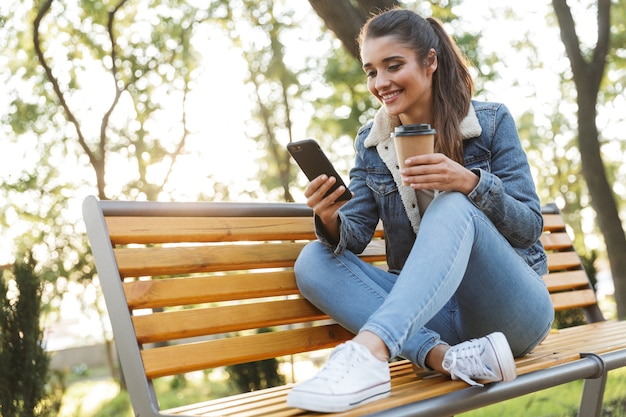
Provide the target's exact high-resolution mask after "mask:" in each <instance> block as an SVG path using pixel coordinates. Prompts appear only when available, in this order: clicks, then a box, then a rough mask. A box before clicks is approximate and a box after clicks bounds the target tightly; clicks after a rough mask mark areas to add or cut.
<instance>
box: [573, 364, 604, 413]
mask: <svg viewBox="0 0 626 417" xmlns="http://www.w3.org/2000/svg"><path fill="white" fill-rule="evenodd" d="M580 356H581V357H585V358H593V359H595V360H596V361H597V362H598V367H599V368H598V374H597V375H594V376H593V377H591V378H587V379H585V384H584V386H583V395H582V399H581V401H580V410H578V417H600V413H601V412H602V400H603V398H604V388H605V387H606V379H607V376H608V372H607V370H606V366H605V363H604V361H603V360H602V358H601V357H600V356H599V355H596V354H595V353H581V355H580Z"/></svg>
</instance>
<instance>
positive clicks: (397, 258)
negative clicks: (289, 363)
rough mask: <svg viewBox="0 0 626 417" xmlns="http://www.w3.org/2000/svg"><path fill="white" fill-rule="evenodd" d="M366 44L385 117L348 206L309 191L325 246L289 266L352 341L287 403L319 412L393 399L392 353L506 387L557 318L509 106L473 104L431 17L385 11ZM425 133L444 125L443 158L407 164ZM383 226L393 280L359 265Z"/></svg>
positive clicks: (375, 126) (364, 142)
mask: <svg viewBox="0 0 626 417" xmlns="http://www.w3.org/2000/svg"><path fill="white" fill-rule="evenodd" d="M359 42H360V46H361V58H362V62H363V69H364V71H365V74H366V76H367V85H368V89H369V91H370V92H371V93H372V95H374V96H375V97H376V98H377V99H378V100H379V101H380V103H381V104H382V108H381V109H380V110H379V111H378V113H377V114H376V116H375V118H374V120H373V121H371V122H369V123H367V124H366V125H364V126H363V127H361V129H359V132H358V133H357V137H356V142H355V148H356V160H355V164H354V167H353V168H352V170H351V171H350V184H349V189H350V190H351V191H352V192H353V193H354V197H353V198H352V199H351V200H350V201H348V202H341V203H338V202H336V201H337V198H338V197H339V194H340V193H341V192H342V190H341V189H338V190H337V191H335V192H334V193H330V194H329V195H328V196H326V192H327V191H328V190H329V189H330V187H331V186H332V185H333V183H334V179H333V178H329V177H325V176H320V177H318V178H315V179H313V180H312V181H311V182H310V184H309V185H308V186H307V188H306V190H305V196H306V197H307V204H308V205H309V206H310V207H311V208H312V209H313V211H314V213H315V228H316V233H317V236H318V241H316V242H312V243H310V244H308V245H307V246H306V247H305V248H304V249H303V250H302V252H301V253H300V256H299V258H298V260H297V261H296V264H295V268H294V270H295V274H296V279H297V283H298V287H299V289H300V291H301V293H302V294H303V295H304V296H305V297H306V298H307V299H308V300H309V301H311V302H312V303H313V304H314V305H315V306H317V307H318V308H319V309H320V310H322V311H324V312H325V313H327V314H328V315H330V316H331V317H332V318H333V319H335V320H336V321H337V322H338V323H339V324H341V325H342V326H343V327H345V328H346V329H348V330H350V331H351V332H353V333H354V334H356V336H355V338H354V339H353V340H351V341H349V342H347V343H344V344H342V345H340V346H338V347H337V348H336V349H335V351H334V352H333V353H332V355H331V357H330V359H329V361H328V363H327V364H326V365H325V366H324V368H322V370H321V371H320V372H319V373H318V374H317V375H316V376H315V377H314V378H312V379H310V380H308V381H304V382H302V383H300V384H298V385H296V386H295V387H294V388H293V390H292V391H291V392H290V394H289V396H288V399H287V402H288V404H290V405H291V406H293V407H299V408H304V409H308V410H313V411H320V412H336V411H344V410H348V409H350V408H353V407H356V406H358V405H362V404H365V403H368V402H370V401H374V400H377V399H380V398H384V397H386V396H388V395H389V394H390V389H391V388H390V382H389V381H390V377H389V368H388V366H387V361H388V360H389V359H390V358H394V357H396V356H402V357H405V358H407V359H409V360H411V361H412V362H413V363H414V364H415V365H417V366H420V367H422V368H430V369H433V370H436V371H438V372H441V373H444V374H449V375H451V377H452V378H455V379H457V378H458V379H462V380H463V381H465V382H467V383H468V384H472V385H476V384H480V383H485V382H494V381H508V380H511V379H513V378H515V377H516V368H515V364H514V361H513V357H514V356H520V355H524V354H526V353H528V352H530V351H531V350H532V349H533V348H534V347H535V346H536V345H537V344H538V343H539V342H540V341H541V340H543V338H544V337H545V336H546V335H547V334H548V332H549V330H550V326H551V324H552V320H553V315H554V313H553V308H552V302H551V300H550V296H549V293H548V291H547V289H546V287H545V284H544V283H543V281H542V279H541V275H543V274H544V273H546V270H547V269H546V255H545V253H544V250H543V247H542V246H541V243H540V241H539V237H540V236H541V232H542V230H543V220H542V216H541V207H540V203H539V198H538V197H537V193H536V191H535V187H534V183H533V179H532V176H531V174H530V168H529V165H528V161H527V157H526V154H525V153H524V150H523V149H522V146H521V144H520V141H519V137H518V134H517V129H516V127H515V123H514V121H513V118H512V117H511V114H510V113H509V111H508V110H507V108H506V107H505V106H504V105H502V104H499V103H485V102H479V101H475V100H472V95H473V82H472V80H471V77H470V75H469V71H468V68H467V64H466V61H465V59H464V58H463V56H462V54H461V53H460V52H459V49H458V47H457V46H456V44H455V43H454V41H453V40H452V39H451V38H450V37H449V36H448V35H447V34H446V33H445V31H444V30H443V27H442V25H441V24H440V23H439V22H438V21H437V20H436V19H433V18H429V19H423V18H422V17H420V16H419V15H417V14H416V13H414V12H412V11H408V10H402V9H393V10H390V11H386V12H383V13H381V14H379V15H377V16H374V17H372V18H371V19H370V20H369V21H368V22H367V23H366V24H365V26H364V27H363V29H362V32H361V35H360V37H359ZM417 123H428V124H430V125H432V127H434V128H435V130H436V132H437V133H436V135H435V147H434V149H435V152H434V153H432V154H426V155H419V156H413V157H410V158H408V159H407V160H406V161H405V163H404V165H405V167H404V168H402V169H400V168H399V164H398V160H397V156H396V152H395V144H394V140H393V138H392V135H391V134H392V133H393V132H394V129H395V128H396V127H398V126H399V125H407V124H417ZM380 221H382V223H383V225H384V229H385V244H386V256H387V265H388V267H389V270H388V271H384V270H381V269H379V268H377V267H375V266H373V265H370V264H367V263H365V262H363V261H361V260H360V259H359V258H358V256H357V254H359V253H361V252H362V251H363V250H364V249H365V247H366V246H367V244H368V243H369V241H370V239H371V238H372V236H373V234H374V231H375V229H376V227H377V225H378V224H379V222H380Z"/></svg>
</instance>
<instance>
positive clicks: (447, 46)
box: [426, 17, 474, 164]
mask: <svg viewBox="0 0 626 417" xmlns="http://www.w3.org/2000/svg"><path fill="white" fill-rule="evenodd" d="M426 20H427V21H428V23H430V26H431V27H432V29H433V31H434V32H435V33H436V34H437V37H438V38H439V50H437V70H436V71H435V72H434V73H433V83H432V89H433V119H434V120H433V126H434V127H435V129H437V136H438V140H437V145H438V150H439V152H442V153H444V154H445V155H447V156H448V157H449V158H451V159H453V160H455V161H457V162H458V163H460V164H463V142H462V135H461V122H462V121H463V119H464V118H465V116H466V115H467V112H468V111H469V106H470V101H471V100H472V96H473V94H474V82H473V80H472V77H471V75H470V73H469V70H468V67H467V61H466V59H465V57H464V56H463V54H462V53H461V51H460V50H459V47H458V46H457V44H456V42H454V40H452V38H450V36H449V35H448V34H447V33H446V32H445V30H444V28H443V26H442V25H441V23H440V22H439V21H438V20H437V19H435V18H432V17H429V18H428V19H426Z"/></svg>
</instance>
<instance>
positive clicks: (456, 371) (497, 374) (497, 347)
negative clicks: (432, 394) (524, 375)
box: [443, 332, 517, 386]
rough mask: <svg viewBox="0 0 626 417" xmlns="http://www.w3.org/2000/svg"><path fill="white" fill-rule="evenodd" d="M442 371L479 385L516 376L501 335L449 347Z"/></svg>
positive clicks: (454, 377) (504, 338) (511, 356)
mask: <svg viewBox="0 0 626 417" xmlns="http://www.w3.org/2000/svg"><path fill="white" fill-rule="evenodd" d="M443 369H445V370H446V371H448V372H450V375H451V376H452V379H462V380H463V381H465V382H467V383H468V384H470V385H478V386H482V384H481V383H479V382H476V381H480V382H482V383H488V382H497V381H512V380H514V379H515V378H516V377H517V368H516V367H515V361H514V359H513V353H511V348H510V346H509V343H508V342H507V340H506V337H505V336H504V335H503V334H502V333H500V332H496V333H491V334H489V335H487V336H485V337H481V338H480V339H472V340H470V341H467V342H463V343H460V344H458V345H455V346H452V347H451V348H450V349H449V350H448V351H447V352H446V354H445V356H444V358H443Z"/></svg>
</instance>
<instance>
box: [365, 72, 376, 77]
mask: <svg viewBox="0 0 626 417" xmlns="http://www.w3.org/2000/svg"><path fill="white" fill-rule="evenodd" d="M365 75H366V76H367V78H372V77H375V76H376V71H367V72H366V73H365Z"/></svg>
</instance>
